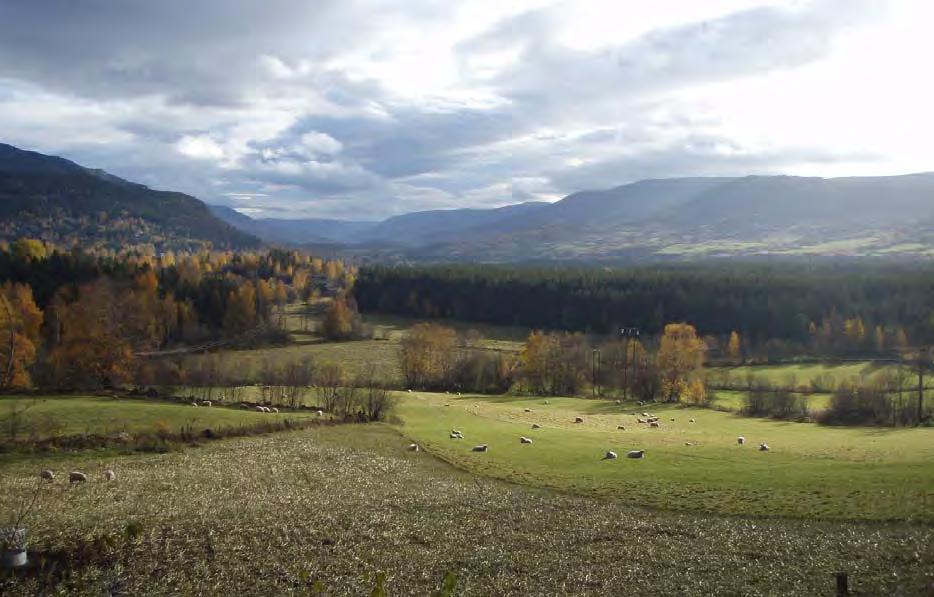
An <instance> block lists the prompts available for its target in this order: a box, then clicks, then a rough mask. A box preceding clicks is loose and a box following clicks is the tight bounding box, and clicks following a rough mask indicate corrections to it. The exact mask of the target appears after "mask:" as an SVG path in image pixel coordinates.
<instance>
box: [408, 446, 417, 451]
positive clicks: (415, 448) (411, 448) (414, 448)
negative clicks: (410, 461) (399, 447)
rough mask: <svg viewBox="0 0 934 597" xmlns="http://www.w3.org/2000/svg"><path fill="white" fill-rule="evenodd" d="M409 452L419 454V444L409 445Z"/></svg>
mask: <svg viewBox="0 0 934 597" xmlns="http://www.w3.org/2000/svg"><path fill="white" fill-rule="evenodd" d="M409 452H418V444H409Z"/></svg>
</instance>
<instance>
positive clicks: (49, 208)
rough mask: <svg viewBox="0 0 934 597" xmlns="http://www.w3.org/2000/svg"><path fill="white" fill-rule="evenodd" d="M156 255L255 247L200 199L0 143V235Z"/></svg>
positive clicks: (251, 238) (254, 240)
mask: <svg viewBox="0 0 934 597" xmlns="http://www.w3.org/2000/svg"><path fill="white" fill-rule="evenodd" d="M23 236H30V237H34V238H40V239H42V240H46V241H49V242H53V243H55V244H61V245H66V246H67V245H73V244H82V245H94V246H100V247H106V248H111V249H120V248H127V247H138V246H143V245H151V246H153V247H155V248H156V249H157V250H171V249H176V248H193V247H196V246H206V245H210V246H212V247H217V248H247V247H256V246H258V245H259V244H260V242H259V240H258V239H257V238H255V237H254V236H252V235H249V234H247V233H244V232H242V231H241V230H239V229H237V228H235V227H233V226H231V225H229V224H227V223H225V222H223V221H221V220H219V219H217V218H216V217H214V216H213V215H212V214H211V212H210V210H209V209H208V207H207V205H206V204H205V203H203V202H202V201H200V200H198V199H196V198H195V197H192V196H190V195H186V194H184V193H178V192H175V191H162V190H156V189H151V188H149V187H147V186H145V185H142V184H139V183H135V182H131V181H128V180H124V179H122V178H120V177H118V176H114V175H113V174H110V173H108V172H105V171H103V170H98V169H92V168H85V167H84V166H81V165H79V164H76V163H75V162H72V161H70V160H67V159H65V158H62V157H58V156H50V155H45V154H42V153H39V152H36V151H29V150H24V149H19V148H17V147H14V146H12V145H8V144H5V143H0V238H4V239H6V240H12V239H15V238H19V237H23Z"/></svg>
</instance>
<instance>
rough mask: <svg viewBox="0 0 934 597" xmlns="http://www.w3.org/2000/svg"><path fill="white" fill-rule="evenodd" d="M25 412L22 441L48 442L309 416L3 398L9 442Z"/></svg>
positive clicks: (0, 411) (126, 401)
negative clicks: (14, 423)
mask: <svg viewBox="0 0 934 597" xmlns="http://www.w3.org/2000/svg"><path fill="white" fill-rule="evenodd" d="M21 409H25V410H22V414H21V415H20V421H19V422H18V425H19V426H20V428H19V429H18V431H17V433H19V434H20V435H21V437H20V439H30V440H33V441H35V440H43V439H47V438H48V437H52V436H67V435H80V434H84V435H110V434H113V433H118V432H121V431H125V432H128V433H139V432H155V431H166V432H169V433H177V432H179V431H181V430H182V429H185V428H194V429H198V430H200V429H204V428H211V429H215V430H218V429H224V428H229V427H241V426H250V425H254V424H256V423H259V422H263V421H270V420H283V419H285V418H289V419H302V418H309V417H312V416H313V413H308V412H289V413H281V414H273V413H269V414H266V413H258V412H254V411H251V410H243V409H239V408H233V407H223V406H212V407H203V406H200V407H194V406H191V405H190V404H179V403H173V402H158V401H151V400H141V399H130V398H105V397H99V396H36V397H32V396H30V397H25V396H3V397H0V421H3V424H2V426H0V433H2V434H3V435H4V436H5V439H9V437H8V436H9V434H10V425H11V423H12V421H11V420H10V415H11V413H13V412H15V411H19V410H21Z"/></svg>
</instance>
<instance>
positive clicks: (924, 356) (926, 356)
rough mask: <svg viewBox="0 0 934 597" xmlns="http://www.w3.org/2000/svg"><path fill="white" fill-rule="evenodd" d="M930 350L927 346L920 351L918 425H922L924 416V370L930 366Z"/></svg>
mask: <svg viewBox="0 0 934 597" xmlns="http://www.w3.org/2000/svg"><path fill="white" fill-rule="evenodd" d="M930 359H931V356H930V350H929V349H928V347H927V346H922V347H921V350H919V351H918V363H917V365H918V425H920V424H921V417H923V416H924V370H925V369H927V367H928V365H929V364H930Z"/></svg>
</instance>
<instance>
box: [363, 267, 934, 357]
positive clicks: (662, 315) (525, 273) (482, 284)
mask: <svg viewBox="0 0 934 597" xmlns="http://www.w3.org/2000/svg"><path fill="white" fill-rule="evenodd" d="M932 273H934V272H932V270H931V269H930V268H911V267H908V266H904V267H884V268H883V267H869V266H866V267H862V268H850V267H846V266H836V267H835V266H829V265H828V266H820V267H805V266H792V265H777V266H769V267H765V266H756V265H742V264H733V265H720V266H717V265H708V266H695V267H686V266H685V267H675V266H669V267H662V268H651V269H650V268H633V269H623V270H610V269H598V268H570V267H555V268H518V267H507V266H499V267H493V266H466V265H464V266H431V267H404V266H399V267H385V266H372V267H366V268H363V269H362V270H361V272H360V277H359V279H358V281H357V283H356V285H355V293H356V297H357V302H358V304H359V306H360V308H361V310H362V311H371V312H373V311H378V312H384V313H395V314H404V315H413V316H419V317H438V318H453V319H461V320H470V321H483V322H490V323H497V324H506V325H521V326H528V327H533V328H544V329H569V330H580V331H587V332H593V333H598V334H607V333H609V334H614V333H615V332H616V330H617V329H618V328H620V327H636V328H639V329H640V330H642V332H643V333H647V334H657V333H659V332H660V331H661V330H662V329H663V327H664V325H665V324H666V323H669V322H673V321H686V322H689V323H691V324H693V325H695V326H696V327H697V329H698V332H699V333H701V334H704V335H714V336H720V337H725V336H728V335H729V334H730V333H731V332H733V331H737V332H739V333H740V334H742V336H743V337H744V338H746V339H747V341H748V342H749V345H750V348H753V347H756V348H762V349H765V350H770V351H772V352H780V353H787V354H792V353H794V352H795V351H803V350H811V351H814V352H817V353H823V354H829V353H833V354H858V353H866V352H874V353H884V352H885V351H886V350H888V349H896V348H904V346H905V345H906V344H907V343H908V342H918V341H922V340H927V339H929V337H930V336H931V333H932V327H931V325H932V324H931V319H930V317H931V314H932V307H931V305H934V283H932V282H931V280H932V277H931V274H932Z"/></svg>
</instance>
